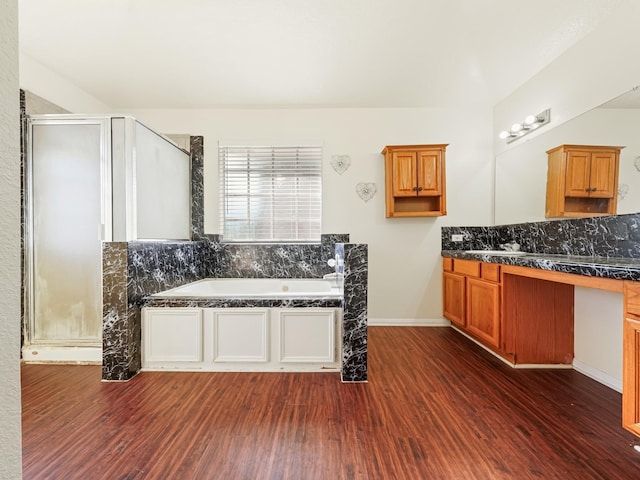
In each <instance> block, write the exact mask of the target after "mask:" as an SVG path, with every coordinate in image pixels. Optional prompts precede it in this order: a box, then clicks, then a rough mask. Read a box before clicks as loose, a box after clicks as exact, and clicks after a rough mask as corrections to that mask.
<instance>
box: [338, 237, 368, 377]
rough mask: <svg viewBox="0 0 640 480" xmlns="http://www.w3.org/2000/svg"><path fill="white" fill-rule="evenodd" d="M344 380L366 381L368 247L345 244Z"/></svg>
mask: <svg viewBox="0 0 640 480" xmlns="http://www.w3.org/2000/svg"><path fill="white" fill-rule="evenodd" d="M343 247H344V298H343V307H342V308H343V320H342V372H341V373H342V381H343V382H366V381H367V327H368V313H367V293H368V292H367V290H368V288H367V285H368V274H369V272H368V248H367V245H363V244H344V246H343Z"/></svg>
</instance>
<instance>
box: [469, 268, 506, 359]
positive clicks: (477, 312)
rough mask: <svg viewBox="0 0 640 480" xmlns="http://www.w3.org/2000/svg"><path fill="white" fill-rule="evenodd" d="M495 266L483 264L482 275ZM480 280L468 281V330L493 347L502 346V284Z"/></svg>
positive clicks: (471, 279)
mask: <svg viewBox="0 0 640 480" xmlns="http://www.w3.org/2000/svg"><path fill="white" fill-rule="evenodd" d="M489 267H497V268H499V267H498V265H495V264H489V263H483V264H482V265H481V268H482V271H483V272H482V273H483V274H484V271H485V270H488V271H489ZM498 281H499V277H498V279H496V280H495V281H488V280H486V279H483V278H480V279H477V278H471V277H470V278H468V279H467V294H466V302H467V330H468V331H469V333H471V334H472V335H474V336H475V337H477V338H480V339H481V340H483V341H484V342H486V343H488V344H489V345H491V346H492V347H495V348H498V347H499V346H500V284H499V283H497V282H498Z"/></svg>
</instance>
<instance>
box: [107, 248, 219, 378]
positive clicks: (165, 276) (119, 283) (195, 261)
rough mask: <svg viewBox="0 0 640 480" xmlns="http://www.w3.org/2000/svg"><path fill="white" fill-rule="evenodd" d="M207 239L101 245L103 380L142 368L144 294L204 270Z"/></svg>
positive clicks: (194, 277)
mask: <svg viewBox="0 0 640 480" xmlns="http://www.w3.org/2000/svg"><path fill="white" fill-rule="evenodd" d="M211 261H213V259H212V257H211V256H210V255H209V243H208V242H207V241H202V242H105V243H103V244H102V270H103V272H102V290H103V295H102V296H103V305H102V311H103V325H102V344H103V347H102V379H103V380H113V381H117V380H129V379H131V378H132V377H133V376H135V375H136V374H137V373H138V372H139V371H140V366H141V364H140V362H141V360H140V333H141V331H140V328H141V323H140V322H141V319H140V306H141V305H142V304H143V302H144V299H145V297H146V295H148V294H152V293H157V292H161V291H163V290H168V289H170V288H174V287H178V286H180V285H184V284H185V283H189V282H192V281H195V280H200V279H202V278H205V277H206V276H207V275H208V272H209V271H210V270H211V269H212V266H211V264H210V263H209V262H211Z"/></svg>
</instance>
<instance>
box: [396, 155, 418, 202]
mask: <svg viewBox="0 0 640 480" xmlns="http://www.w3.org/2000/svg"><path fill="white" fill-rule="evenodd" d="M392 163H393V196H394V197H415V196H416V194H417V191H418V187H417V182H416V152H393V156H392Z"/></svg>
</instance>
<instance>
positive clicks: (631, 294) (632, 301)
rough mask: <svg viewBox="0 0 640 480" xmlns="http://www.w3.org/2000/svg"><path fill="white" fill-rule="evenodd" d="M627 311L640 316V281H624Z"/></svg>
mask: <svg viewBox="0 0 640 480" xmlns="http://www.w3.org/2000/svg"><path fill="white" fill-rule="evenodd" d="M624 304H625V306H626V313H628V314H631V315H635V316H638V317H640V282H624Z"/></svg>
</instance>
